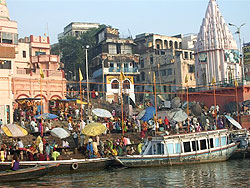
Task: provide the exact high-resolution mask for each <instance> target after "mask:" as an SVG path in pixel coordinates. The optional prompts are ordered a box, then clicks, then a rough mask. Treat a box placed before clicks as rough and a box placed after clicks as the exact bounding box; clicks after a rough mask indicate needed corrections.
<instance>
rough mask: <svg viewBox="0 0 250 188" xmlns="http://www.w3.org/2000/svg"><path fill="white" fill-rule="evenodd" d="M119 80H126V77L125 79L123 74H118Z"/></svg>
mask: <svg viewBox="0 0 250 188" xmlns="http://www.w3.org/2000/svg"><path fill="white" fill-rule="evenodd" d="M120 79H121V80H125V79H126V77H125V75H124V73H123V72H121V73H120Z"/></svg>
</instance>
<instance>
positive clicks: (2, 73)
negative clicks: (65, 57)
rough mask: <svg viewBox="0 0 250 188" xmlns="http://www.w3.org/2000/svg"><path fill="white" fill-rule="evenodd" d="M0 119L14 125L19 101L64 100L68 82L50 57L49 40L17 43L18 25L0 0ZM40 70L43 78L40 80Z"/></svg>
mask: <svg viewBox="0 0 250 188" xmlns="http://www.w3.org/2000/svg"><path fill="white" fill-rule="evenodd" d="M0 10H1V11H0V95H1V99H0V119H2V120H3V123H4V124H5V123H12V122H13V114H14V113H13V112H14V111H15V109H17V105H16V104H17V103H16V100H18V99H24V98H33V99H39V98H42V99H43V106H44V107H45V108H44V110H45V112H47V111H48V103H49V100H51V99H54V98H57V99H62V98H65V97H64V96H65V93H66V80H65V78H64V74H63V72H62V71H61V70H59V68H60V59H59V57H58V56H52V55H50V43H49V37H34V36H32V35H31V36H30V37H26V38H25V39H20V40H19V41H18V30H17V29H18V27H17V22H15V21H11V20H10V18H9V13H8V9H7V6H6V1H5V0H1V1H0ZM40 69H42V70H43V71H44V75H45V76H44V78H43V79H41V77H40Z"/></svg>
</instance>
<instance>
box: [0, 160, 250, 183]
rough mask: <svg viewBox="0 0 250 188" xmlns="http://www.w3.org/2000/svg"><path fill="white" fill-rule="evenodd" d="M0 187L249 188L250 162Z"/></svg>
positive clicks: (79, 176) (49, 179)
mask: <svg viewBox="0 0 250 188" xmlns="http://www.w3.org/2000/svg"><path fill="white" fill-rule="evenodd" d="M0 187H18V188H19V187H21V188H28V187H53V188H57V187H62V188H68V187H93V188H97V187H102V188H106V187H107V188H111V187H114V188H119V187H125V188H137V187H139V188H144V187H147V188H151V187H170V188H171V187H185V188H186V187H187V188H189V187H195V188H196V187H198V188H201V187H205V188H207V187H211V188H217V187H218V188H224V187H225V188H245V187H249V188H250V159H245V160H230V161H227V162H219V163H207V164H193V165H182V166H181V165H180V166H168V167H154V168H119V169H107V170H103V171H98V172H83V173H74V174H61V175H52V176H44V177H42V178H39V179H36V180H31V181H24V182H15V183H4V184H0Z"/></svg>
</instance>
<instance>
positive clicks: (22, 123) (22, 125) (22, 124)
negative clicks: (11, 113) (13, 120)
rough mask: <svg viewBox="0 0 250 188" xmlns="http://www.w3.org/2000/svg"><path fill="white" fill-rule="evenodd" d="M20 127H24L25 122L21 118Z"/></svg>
mask: <svg viewBox="0 0 250 188" xmlns="http://www.w3.org/2000/svg"><path fill="white" fill-rule="evenodd" d="M21 127H22V128H24V129H25V123H24V119H23V118H22V119H21Z"/></svg>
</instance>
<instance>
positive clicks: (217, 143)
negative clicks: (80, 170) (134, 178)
mask: <svg viewBox="0 0 250 188" xmlns="http://www.w3.org/2000/svg"><path fill="white" fill-rule="evenodd" d="M229 135H230V132H229V131H228V130H226V129H222V130H215V131H205V132H196V133H189V134H179V135H170V136H161V137H151V138H148V139H147V141H146V142H145V144H144V146H143V150H142V153H141V155H127V156H124V157H123V156H121V157H120V156H119V157H116V160H117V161H118V162H119V163H121V164H122V165H124V166H127V167H146V166H163V165H175V164H176V165H180V164H192V163H207V162H218V161H225V160H227V159H229V157H230V156H231V155H232V153H233V152H234V151H235V150H236V149H237V144H236V143H230V139H229Z"/></svg>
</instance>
